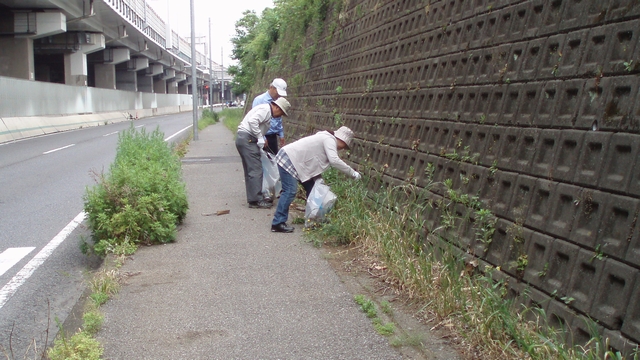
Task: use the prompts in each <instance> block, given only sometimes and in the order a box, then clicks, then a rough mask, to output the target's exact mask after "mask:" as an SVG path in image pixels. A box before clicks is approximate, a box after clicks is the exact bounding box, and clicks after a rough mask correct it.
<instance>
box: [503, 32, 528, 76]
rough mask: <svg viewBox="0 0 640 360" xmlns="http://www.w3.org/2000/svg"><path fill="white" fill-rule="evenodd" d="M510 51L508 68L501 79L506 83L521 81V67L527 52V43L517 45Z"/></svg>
mask: <svg viewBox="0 0 640 360" xmlns="http://www.w3.org/2000/svg"><path fill="white" fill-rule="evenodd" d="M509 51H510V53H509V57H508V59H507V67H506V68H504V72H503V76H502V79H501V80H502V81H504V82H506V83H511V82H513V81H519V80H521V79H520V78H519V76H520V67H521V66H522V62H523V60H524V55H525V52H526V51H527V43H526V42H519V43H515V44H513V45H512V46H511V49H510V50H509ZM501 71H502V69H501Z"/></svg>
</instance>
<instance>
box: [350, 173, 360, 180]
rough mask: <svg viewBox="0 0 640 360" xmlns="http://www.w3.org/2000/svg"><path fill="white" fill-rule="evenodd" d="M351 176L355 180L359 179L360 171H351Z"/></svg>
mask: <svg viewBox="0 0 640 360" xmlns="http://www.w3.org/2000/svg"><path fill="white" fill-rule="evenodd" d="M351 176H353V178H354V179H355V180H360V178H361V177H362V175H360V173H359V172H357V171H354V172H353V175H351Z"/></svg>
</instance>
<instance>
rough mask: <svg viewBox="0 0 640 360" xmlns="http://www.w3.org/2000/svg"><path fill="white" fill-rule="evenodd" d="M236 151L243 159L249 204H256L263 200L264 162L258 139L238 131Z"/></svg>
mask: <svg viewBox="0 0 640 360" xmlns="http://www.w3.org/2000/svg"><path fill="white" fill-rule="evenodd" d="M236 149H238V153H239V154H240V157H241V158H242V169H243V170H244V185H245V187H246V191H247V202H250V203H251V202H256V201H260V200H263V198H262V161H261V160H260V148H259V147H258V143H257V139H256V138H255V137H253V136H251V135H250V134H248V133H246V132H244V131H238V134H237V136H236Z"/></svg>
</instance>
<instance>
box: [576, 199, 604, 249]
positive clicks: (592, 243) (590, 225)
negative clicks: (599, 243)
mask: <svg viewBox="0 0 640 360" xmlns="http://www.w3.org/2000/svg"><path fill="white" fill-rule="evenodd" d="M607 204H608V194H607V193H604V192H601V191H597V190H587V189H585V190H583V191H582V194H581V198H580V199H579V201H578V208H577V210H576V217H575V220H574V223H573V226H572V228H571V229H572V230H571V234H570V235H569V239H570V240H571V241H573V242H574V243H576V244H580V246H582V247H586V248H589V249H595V247H596V240H597V237H598V231H599V228H600V223H601V222H602V219H603V217H604V214H605V212H606V209H607Z"/></svg>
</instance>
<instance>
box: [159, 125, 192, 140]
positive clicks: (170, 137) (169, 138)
mask: <svg viewBox="0 0 640 360" xmlns="http://www.w3.org/2000/svg"><path fill="white" fill-rule="evenodd" d="M192 126H193V124H192V125H189V126H187V127H186V128H184V129H182V130H180V131H178V132H177V133H175V134H173V135H171V136H169V137H168V138H166V139H164V141H169V140H171V139H172V138H173V137H174V136H177V135H178V134H180V133H181V132H183V131H185V130H187V129H189V128H190V127H192Z"/></svg>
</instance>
